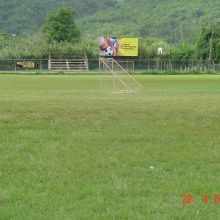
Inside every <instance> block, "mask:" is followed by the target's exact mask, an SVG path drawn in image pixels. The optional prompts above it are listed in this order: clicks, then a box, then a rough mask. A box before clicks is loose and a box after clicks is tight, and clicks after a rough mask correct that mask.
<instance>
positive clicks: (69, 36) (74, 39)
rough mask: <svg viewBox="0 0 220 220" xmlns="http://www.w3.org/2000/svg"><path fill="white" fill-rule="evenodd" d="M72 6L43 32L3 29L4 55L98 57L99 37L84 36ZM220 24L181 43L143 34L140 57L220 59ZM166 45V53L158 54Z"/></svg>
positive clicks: (53, 16) (0, 48)
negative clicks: (78, 55) (26, 33)
mask: <svg viewBox="0 0 220 220" xmlns="http://www.w3.org/2000/svg"><path fill="white" fill-rule="evenodd" d="M75 16H76V14H75V11H74V9H73V8H72V7H61V8H59V9H58V10H56V11H54V12H51V13H49V14H48V15H47V19H46V21H45V23H44V24H43V25H42V28H41V30H42V32H37V33H36V34H32V35H26V36H23V37H21V36H17V35H15V34H14V35H11V34H9V33H6V32H2V33H0V58H48V53H49V52H63V53H72V54H82V53H83V52H84V51H86V52H87V54H88V57H89V58H91V59H92V58H93V59H96V58H98V54H99V48H98V39H94V38H88V37H84V36H83V34H81V31H80V30H79V28H78V27H77V25H76V23H75ZM219 39H220V26H219V25H207V26H205V27H203V28H202V30H201V31H200V32H198V33H197V34H195V35H194V36H193V38H192V41H191V42H189V41H184V39H182V40H181V41H180V43H178V44H169V43H167V42H166V41H165V40H160V39H156V38H141V40H140V48H139V58H140V59H157V58H160V59H178V60H189V59H202V60H219V59H220V40H219ZM158 47H162V48H163V50H164V53H163V54H162V55H158V54H157V48H158Z"/></svg>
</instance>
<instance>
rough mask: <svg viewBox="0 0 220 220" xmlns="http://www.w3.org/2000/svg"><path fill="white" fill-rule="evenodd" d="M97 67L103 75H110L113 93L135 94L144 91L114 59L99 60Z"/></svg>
mask: <svg viewBox="0 0 220 220" xmlns="http://www.w3.org/2000/svg"><path fill="white" fill-rule="evenodd" d="M99 66H100V71H102V73H103V74H105V75H108V74H111V75H112V88H113V93H136V92H139V91H142V90H144V87H143V86H142V85H141V84H140V83H139V82H138V81H137V80H136V79H135V78H134V77H133V76H132V75H131V74H129V73H128V71H127V70H125V68H124V67H122V65H120V64H119V63H118V62H117V61H116V60H115V59H113V58H100V60H99ZM100 85H102V82H100Z"/></svg>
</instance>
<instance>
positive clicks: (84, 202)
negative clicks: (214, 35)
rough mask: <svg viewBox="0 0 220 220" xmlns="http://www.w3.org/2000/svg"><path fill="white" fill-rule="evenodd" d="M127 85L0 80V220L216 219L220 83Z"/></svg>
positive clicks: (89, 79)
mask: <svg viewBox="0 0 220 220" xmlns="http://www.w3.org/2000/svg"><path fill="white" fill-rule="evenodd" d="M135 77H136V78H137V79H138V80H139V81H140V82H142V84H143V85H144V87H145V88H146V90H145V91H144V92H142V93H138V94H132V95H131V94H130V95H127V94H112V93H111V91H110V90H109V89H104V88H102V89H100V88H99V76H27V75H26V76H18V75H10V76H9V75H0V219H1V220H9V219H10V220H32V219H33V220H58V219H59V220H86V219H100V220H102V219H103V220H113V219H115V220H124V219H131V220H134V219H137V220H139V219H140V220H142V219H143V220H146V219H149V220H173V219H176V220H179V219H181V220H186V219H187V220H188V219H193V220H195V219H196V220H197V219H198V220H203V219H204V220H207V219H208V220H209V219H210V220H212V219H220V204H219V205H215V204H214V194H220V175H219V173H220V157H219V155H220V135H219V134H220V76H214V75H212V76H208V75H199V76H195V75H194V76H193V75H192V76H191V75H187V76H135ZM152 166H153V167H154V169H151V167H152ZM185 193H187V194H192V195H193V203H192V204H188V205H184V204H183V203H182V196H183V194H185ZM204 194H208V195H209V197H210V203H209V204H208V205H205V204H204V202H203V200H202V197H203V195H204Z"/></svg>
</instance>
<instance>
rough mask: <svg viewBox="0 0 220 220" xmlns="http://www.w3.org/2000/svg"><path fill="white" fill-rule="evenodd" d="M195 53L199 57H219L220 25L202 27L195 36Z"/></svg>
mask: <svg viewBox="0 0 220 220" xmlns="http://www.w3.org/2000/svg"><path fill="white" fill-rule="evenodd" d="M197 54H198V55H197V56H198V58H200V59H220V26H208V27H206V28H203V29H202V31H201V33H200V34H199V35H198V37H197Z"/></svg>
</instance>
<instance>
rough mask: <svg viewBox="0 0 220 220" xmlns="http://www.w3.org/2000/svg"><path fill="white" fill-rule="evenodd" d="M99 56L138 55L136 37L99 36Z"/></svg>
mask: <svg viewBox="0 0 220 220" xmlns="http://www.w3.org/2000/svg"><path fill="white" fill-rule="evenodd" d="M99 55H100V56H109V57H114V56H138V38H117V37H101V38H100V40H99Z"/></svg>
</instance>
